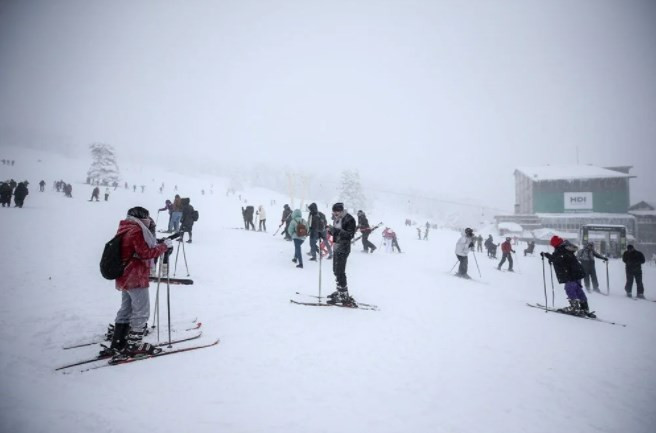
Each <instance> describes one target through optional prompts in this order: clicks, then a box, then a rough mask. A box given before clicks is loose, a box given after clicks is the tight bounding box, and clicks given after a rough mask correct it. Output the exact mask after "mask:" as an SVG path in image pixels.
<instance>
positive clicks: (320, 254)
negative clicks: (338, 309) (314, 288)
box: [318, 238, 323, 302]
mask: <svg viewBox="0 0 656 433" xmlns="http://www.w3.org/2000/svg"><path fill="white" fill-rule="evenodd" d="M318 250H319V251H318V253H319V302H321V262H322V261H323V253H322V251H321V238H319V248H318Z"/></svg>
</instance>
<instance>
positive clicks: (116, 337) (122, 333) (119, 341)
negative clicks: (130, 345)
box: [98, 323, 130, 356]
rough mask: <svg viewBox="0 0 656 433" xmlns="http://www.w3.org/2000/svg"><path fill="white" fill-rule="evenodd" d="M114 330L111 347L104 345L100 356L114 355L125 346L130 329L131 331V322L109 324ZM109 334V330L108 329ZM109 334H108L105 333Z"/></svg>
mask: <svg viewBox="0 0 656 433" xmlns="http://www.w3.org/2000/svg"><path fill="white" fill-rule="evenodd" d="M109 326H110V328H111V330H112V336H111V341H112V343H111V344H110V346H109V347H107V346H105V345H104V344H103V345H102V347H103V349H102V350H101V351H100V353H98V356H114V355H116V354H117V353H119V352H120V351H121V350H123V349H124V348H125V344H126V343H127V340H126V337H127V335H128V331H130V324H129V323H116V324H115V325H109ZM107 333H108V334H109V331H107ZM105 336H107V334H105Z"/></svg>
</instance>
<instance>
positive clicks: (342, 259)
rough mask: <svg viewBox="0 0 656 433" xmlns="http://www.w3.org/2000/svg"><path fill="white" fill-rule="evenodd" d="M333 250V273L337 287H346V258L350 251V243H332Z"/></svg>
mask: <svg viewBox="0 0 656 433" xmlns="http://www.w3.org/2000/svg"><path fill="white" fill-rule="evenodd" d="M334 248H335V249H334V250H333V273H334V274H335V281H336V282H337V289H338V290H339V289H346V288H348V285H347V283H346V260H347V259H348V256H349V254H350V253H351V243H350V242H345V243H339V244H335V245H334Z"/></svg>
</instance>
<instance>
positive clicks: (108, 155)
mask: <svg viewBox="0 0 656 433" xmlns="http://www.w3.org/2000/svg"><path fill="white" fill-rule="evenodd" d="M89 149H90V150H91V158H92V160H93V162H92V163H91V167H90V168H89V170H88V171H87V176H88V177H89V178H90V179H91V180H92V181H94V182H95V181H100V183H101V184H103V185H110V184H112V183H113V182H118V180H119V170H118V164H117V163H116V156H115V155H114V148H113V147H112V146H111V145H109V144H105V143H92V144H90V145H89Z"/></svg>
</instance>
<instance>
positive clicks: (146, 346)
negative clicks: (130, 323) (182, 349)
mask: <svg viewBox="0 0 656 433" xmlns="http://www.w3.org/2000/svg"><path fill="white" fill-rule="evenodd" d="M143 336H144V331H143V330H138V331H136V330H134V329H131V330H130V332H129V333H128V337H127V344H126V346H125V347H124V348H123V350H121V351H120V352H119V353H117V354H116V355H114V357H113V358H112V360H115V361H116V360H124V359H127V358H134V357H135V356H139V355H157V354H158V353H160V352H161V351H162V349H160V348H159V347H155V346H153V345H152V344H150V343H144V342H143Z"/></svg>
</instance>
